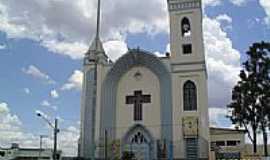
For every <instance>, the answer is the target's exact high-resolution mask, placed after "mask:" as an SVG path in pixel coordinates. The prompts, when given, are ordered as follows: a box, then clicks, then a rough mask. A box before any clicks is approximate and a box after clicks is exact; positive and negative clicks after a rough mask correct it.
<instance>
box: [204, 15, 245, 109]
mask: <svg viewBox="0 0 270 160" xmlns="http://www.w3.org/2000/svg"><path fill="white" fill-rule="evenodd" d="M203 27H204V29H203V30H204V43H205V52H206V59H207V60H206V62H207V68H208V76H209V78H208V90H209V106H210V107H225V106H226V105H227V104H228V103H229V102H230V98H231V90H232V87H233V86H234V85H235V84H236V82H237V81H238V74H239V72H240V53H239V51H237V50H236V49H234V48H233V46H232V41H231V40H230V38H229V37H228V36H227V33H226V32H224V31H223V30H222V27H221V24H220V22H219V20H217V19H215V18H213V19H211V18H209V17H207V16H205V17H204V22H203ZM217 88H218V90H219V94H216V91H217Z"/></svg>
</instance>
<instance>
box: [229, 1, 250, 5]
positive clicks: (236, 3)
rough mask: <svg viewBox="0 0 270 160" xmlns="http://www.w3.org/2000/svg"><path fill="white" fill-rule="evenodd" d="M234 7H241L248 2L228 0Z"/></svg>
mask: <svg viewBox="0 0 270 160" xmlns="http://www.w3.org/2000/svg"><path fill="white" fill-rule="evenodd" d="M230 1H231V3H233V4H234V5H236V6H243V5H244V4H246V3H247V1H248V0H230Z"/></svg>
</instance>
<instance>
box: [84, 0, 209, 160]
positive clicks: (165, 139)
mask: <svg viewBox="0 0 270 160" xmlns="http://www.w3.org/2000/svg"><path fill="white" fill-rule="evenodd" d="M164 1H165V0H164ZM167 3H168V12H169V19H170V44H171V53H167V54H166V56H165V55H164V57H157V56H156V55H154V53H151V52H148V51H145V50H143V49H139V48H136V49H129V50H128V52H127V53H126V54H124V55H123V56H122V57H120V58H119V59H118V60H117V61H115V62H112V61H111V60H110V59H109V58H108V56H107V55H106V52H105V51H104V49H103V45H102V42H101V39H100V36H99V32H100V0H99V1H98V6H99V7H98V14H97V15H98V16H97V17H98V18H97V33H96V37H95V39H94V40H93V42H92V44H91V46H90V48H89V50H88V52H87V53H86V54H85V58H84V63H83V73H84V79H83V90H82V99H81V134H80V140H79V156H80V157H82V158H89V159H105V158H107V159H120V158H121V157H133V159H138V160H147V159H149V160H153V159H183V160H184V159H185V160H188V159H194V160H199V159H205V160H206V159H208V157H209V150H210V149H209V148H210V147H209V120H208V119H209V117H208V97H207V71H206V62H205V54H204V45H203V34H202V2H201V0H167ZM142 5H143V4H142Z"/></svg>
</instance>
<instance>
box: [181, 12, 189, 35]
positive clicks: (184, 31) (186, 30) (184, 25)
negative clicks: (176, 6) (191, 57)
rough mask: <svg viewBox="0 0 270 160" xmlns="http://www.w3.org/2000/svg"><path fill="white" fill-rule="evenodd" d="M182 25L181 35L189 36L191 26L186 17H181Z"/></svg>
mask: <svg viewBox="0 0 270 160" xmlns="http://www.w3.org/2000/svg"><path fill="white" fill-rule="evenodd" d="M181 27H182V36H183V37H189V36H191V26H190V22H189V19H188V18H186V17H185V18H183V19H182V22H181Z"/></svg>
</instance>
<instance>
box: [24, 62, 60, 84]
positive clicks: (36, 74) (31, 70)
mask: <svg viewBox="0 0 270 160" xmlns="http://www.w3.org/2000/svg"><path fill="white" fill-rule="evenodd" d="M22 71H23V72H24V73H25V74H27V75H30V76H32V77H33V78H37V79H40V80H43V81H46V82H47V83H48V84H55V81H54V80H53V79H52V78H51V77H50V76H49V75H47V74H46V73H43V72H42V71H40V70H39V69H38V68H37V67H36V66H34V65H30V66H28V68H23V69H22Z"/></svg>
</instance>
